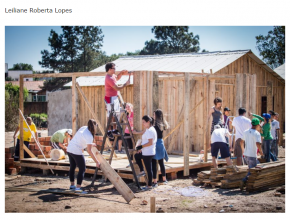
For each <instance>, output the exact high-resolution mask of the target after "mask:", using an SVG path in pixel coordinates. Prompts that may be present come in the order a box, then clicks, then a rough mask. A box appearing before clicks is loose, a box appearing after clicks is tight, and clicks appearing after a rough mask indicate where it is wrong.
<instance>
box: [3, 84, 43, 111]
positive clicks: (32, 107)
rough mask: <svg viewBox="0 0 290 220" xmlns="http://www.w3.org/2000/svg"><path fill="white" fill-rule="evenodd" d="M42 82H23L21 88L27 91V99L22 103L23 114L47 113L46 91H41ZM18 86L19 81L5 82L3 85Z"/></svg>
mask: <svg viewBox="0 0 290 220" xmlns="http://www.w3.org/2000/svg"><path fill="white" fill-rule="evenodd" d="M43 82H44V81H24V83H23V87H24V88H26V89H27V90H28V97H27V98H26V100H25V101H24V114H25V115H30V114H31V113H47V93H48V92H47V91H46V90H45V89H41V88H40V87H42V86H43ZM8 83H12V85H17V86H19V81H11V82H7V81H6V82H5V84H8Z"/></svg>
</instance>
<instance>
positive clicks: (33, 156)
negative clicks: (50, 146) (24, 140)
mask: <svg viewBox="0 0 290 220" xmlns="http://www.w3.org/2000/svg"><path fill="white" fill-rule="evenodd" d="M23 149H24V150H25V151H26V153H28V155H29V156H30V157H31V158H36V156H35V155H34V154H33V153H32V152H31V151H30V150H29V149H28V148H27V147H26V146H25V145H24V144H23Z"/></svg>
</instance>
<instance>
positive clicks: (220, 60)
mask: <svg viewBox="0 0 290 220" xmlns="http://www.w3.org/2000/svg"><path fill="white" fill-rule="evenodd" d="M245 54H248V55H249V56H250V57H251V58H253V59H254V60H255V61H256V62H257V63H258V64H261V65H262V66H263V68H265V69H266V70H267V71H269V72H271V73H273V74H274V75H275V76H276V77H278V78H279V79H282V80H284V78H282V77H281V76H280V75H279V74H277V73H276V72H275V71H273V70H272V69H271V68H270V67H269V66H268V65H266V64H265V63H264V62H263V61H262V60H260V59H259V58H258V57H257V56H256V55H255V54H253V53H252V51H251V50H235V51H215V52H206V53H185V54H182V53H181V54H164V55H140V56H127V57H121V58H119V59H117V60H115V61H114V63H115V65H116V69H117V71H121V70H123V69H127V70H130V71H141V70H145V71H146V70H147V71H165V72H166V71H168V72H199V73H201V72H202V70H204V72H205V73H210V70H211V69H212V72H213V73H215V72H217V71H219V70H221V69H223V68H224V67H226V66H227V65H229V64H231V63H232V62H234V61H235V60H237V59H239V58H240V57H242V56H243V55H245ZM104 71H105V65H103V66H100V67H98V68H96V69H94V70H92V71H91V72H104ZM284 72H285V70H284ZM126 79H128V76H123V77H122V78H121V81H119V82H120V84H123V83H125V82H126ZM77 82H78V83H79V84H80V86H101V85H104V84H105V80H104V76H91V77H79V78H78V79H77ZM132 83H133V77H131V84H132ZM65 86H71V82H70V83H67V84H66V85H65Z"/></svg>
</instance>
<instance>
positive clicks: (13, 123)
mask: <svg viewBox="0 0 290 220" xmlns="http://www.w3.org/2000/svg"><path fill="white" fill-rule="evenodd" d="M27 96H28V91H27V89H26V88H24V89H23V98H24V100H25V99H26V98H27ZM18 108H19V86H17V85H12V83H8V84H6V85H5V131H13V130H15V129H16V127H17V125H18V116H19V111H18Z"/></svg>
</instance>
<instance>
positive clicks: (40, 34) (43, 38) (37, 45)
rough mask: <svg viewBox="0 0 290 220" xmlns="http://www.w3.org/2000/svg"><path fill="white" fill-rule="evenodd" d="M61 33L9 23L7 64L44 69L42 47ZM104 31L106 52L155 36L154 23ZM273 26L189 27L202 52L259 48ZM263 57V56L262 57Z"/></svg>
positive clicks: (131, 46) (131, 47)
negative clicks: (258, 38) (258, 42)
mask: <svg viewBox="0 0 290 220" xmlns="http://www.w3.org/2000/svg"><path fill="white" fill-rule="evenodd" d="M51 29H53V30H55V31H56V32H57V33H59V34H60V33H62V30H61V27H60V26H6V27H5V63H8V68H12V67H13V64H16V63H28V64H31V65H32V66H33V69H34V70H36V71H37V70H45V69H44V68H42V67H41V66H40V65H39V64H38V61H41V53H40V52H41V50H44V49H47V50H50V47H49V45H48V37H49V34H50V30H51ZM101 29H102V31H103V34H104V41H103V47H102V48H101V50H103V51H105V52H106V54H107V55H111V54H114V53H115V54H118V53H126V52H127V51H129V52H134V51H136V50H141V49H142V48H143V47H144V45H145V41H147V40H148V41H149V40H150V39H154V34H153V33H152V31H151V29H152V26H101ZM272 29H273V26H190V27H189V32H192V33H193V34H194V35H199V43H200V45H199V46H200V49H201V50H200V51H202V50H203V49H206V50H207V51H210V52H211V51H227V50H245V49H251V50H252V51H253V53H254V54H256V55H257V56H258V57H260V56H259V51H258V50H257V49H256V38H255V37H256V36H258V35H260V34H262V35H267V34H268V32H269V31H270V30H272ZM260 58H261V57H260Z"/></svg>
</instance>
